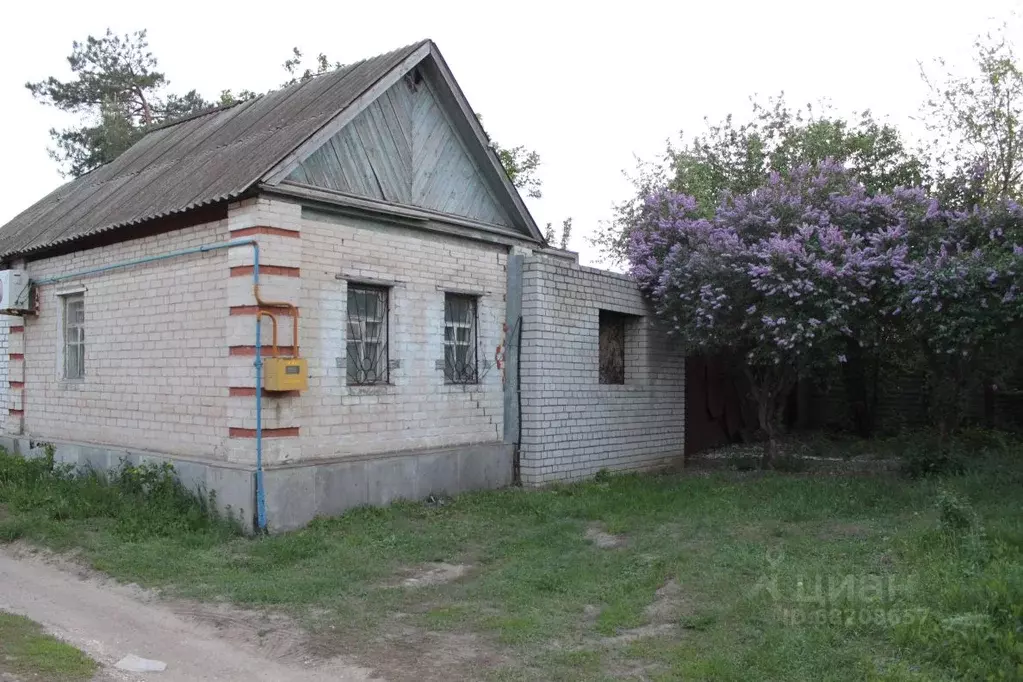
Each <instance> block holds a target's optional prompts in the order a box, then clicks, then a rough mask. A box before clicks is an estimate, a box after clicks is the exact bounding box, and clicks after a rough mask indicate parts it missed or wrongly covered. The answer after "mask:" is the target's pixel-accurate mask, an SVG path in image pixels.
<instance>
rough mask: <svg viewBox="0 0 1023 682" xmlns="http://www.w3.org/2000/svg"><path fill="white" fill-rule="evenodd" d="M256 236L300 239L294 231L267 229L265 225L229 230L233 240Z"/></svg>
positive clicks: (299, 235)
mask: <svg viewBox="0 0 1023 682" xmlns="http://www.w3.org/2000/svg"><path fill="white" fill-rule="evenodd" d="M256 234H268V235H274V236H277V237H294V238H296V239H300V238H301V237H302V233H301V232H298V231H296V230H287V229H285V228H283V227H267V226H265V225H260V226H257V227H243V228H241V229H239V230H231V238H232V239H234V238H235V237H251V236H252V235H256Z"/></svg>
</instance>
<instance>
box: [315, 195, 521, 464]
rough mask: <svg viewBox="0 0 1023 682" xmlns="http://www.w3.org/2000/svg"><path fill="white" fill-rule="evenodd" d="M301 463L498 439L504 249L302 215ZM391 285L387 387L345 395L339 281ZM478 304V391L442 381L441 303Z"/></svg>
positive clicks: (343, 301)
mask: <svg viewBox="0 0 1023 682" xmlns="http://www.w3.org/2000/svg"><path fill="white" fill-rule="evenodd" d="M301 232H302V236H301V246H302V263H301V272H302V277H301V286H302V290H301V311H302V312H301V316H300V322H301V344H302V354H303V355H304V356H305V357H307V358H308V360H309V373H310V377H311V378H310V385H309V391H308V392H307V393H304V394H303V395H302V396H301V397H300V398H296V399H295V400H297V401H299V402H300V407H299V410H298V411H299V413H300V419H301V437H300V439H299V440H300V447H299V450H298V452H299V453H300V455H299V456H301V457H302V458H328V457H337V456H349V455H366V454H374V453H386V452H396V451H402V450H413V449H420V448H437V447H444V446H450V445H462V444H471V443H489V442H497V441H500V440H501V439H502V436H503V424H502V419H503V398H502V395H503V393H502V385H501V376H500V371H499V370H498V369H497V368H496V367H495V366H493V365H494V353H495V350H496V347H497V345H498V343H500V340H501V336H502V325H503V323H504V311H505V287H506V281H505V279H506V265H507V247H504V246H499V245H489V244H484V243H480V242H474V241H469V240H466V239H458V238H454V237H448V236H444V235H440V234H435V233H431V232H426V231H423V230H413V229H408V228H403V227H397V226H388V225H386V224H382V223H373V222H366V221H362V220H359V219H355V218H350V219H349V218H337V217H332V216H331V217H328V216H323V215H321V216H317V215H316V214H309V215H308V216H307V217H306V218H303V220H302V227H301ZM349 281H354V282H367V283H377V284H383V285H386V286H388V288H389V298H390V302H389V308H390V310H389V324H388V327H389V356H390V361H391V370H390V382H389V384H388V385H383V386H349V385H347V380H346V369H345V367H346V365H345V361H346V355H345V336H346V327H347V319H348V318H347V297H348V290H347V287H348V282H349ZM446 291H454V292H462V293H469V294H474V295H476V296H478V297H479V299H478V301H479V302H478V320H479V322H478V352H479V363H480V375H481V376H480V382H479V384H478V385H472V386H461V385H450V384H446V383H445V381H444V372H443V367H442V366H441V367H438V361H441V360H443V358H444V350H443V339H444V294H445V292H446Z"/></svg>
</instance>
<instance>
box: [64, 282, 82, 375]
mask: <svg viewBox="0 0 1023 682" xmlns="http://www.w3.org/2000/svg"><path fill="white" fill-rule="evenodd" d="M63 298H64V311H63V317H64V378H65V379H82V378H83V377H85V296H84V295H83V294H74V295H70V296H64V297H63Z"/></svg>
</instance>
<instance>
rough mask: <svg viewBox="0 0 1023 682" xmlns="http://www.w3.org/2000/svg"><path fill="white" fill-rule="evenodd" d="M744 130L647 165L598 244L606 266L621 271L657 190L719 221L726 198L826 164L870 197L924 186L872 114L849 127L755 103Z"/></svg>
mask: <svg viewBox="0 0 1023 682" xmlns="http://www.w3.org/2000/svg"><path fill="white" fill-rule="evenodd" d="M750 101H751V104H752V112H751V116H750V117H749V119H748V120H747V121H746V122H745V123H739V122H737V120H736V118H735V117H734V116H732V115H728V116H726V117H725V118H724V120H722V121H720V122H718V123H712V122H710V121H709V120H707V119H704V120H705V121H706V124H707V127H706V130H705V131H704V132H703V133H701V134H699V135H696V136H694V137H693V138H692V139H691V140H689V141H686V140H685V138H684V137H682V136H681V135H680V142H679V143H675V142H671V141H669V142H668V145H667V150H666V151H665V153H664V155H663V157H662V158H661V159H659V160H657V161H654V162H644V161H640V162H639V165H638V169H637V171H638V172H637V173H636V175H635V176H633V177H632V178H631V179H632V182H633V185H634V186H635V189H636V193H635V195H634V198H633V199H631V200H629V201H626V202H624V203H622V204H620V205H618V206H616V208H615V217H614V219H613V220H612V221H611V222H610V223H608V224H606V225H604V227H603V228H602V229H601V230H600V231H599V232H598V235H597V237H596V238H595V239H594V240H593V241H594V243H595V244H596V245H597V246H599V247H600V248H601V249H602V251H603V252H604V256H605V258H607V259H608V260H610V261H611V262H613V263H621V262H622V260H623V256H624V253H625V236H626V234H627V233H628V231H629V229H630V227H631V225H633V224H634V222H635V220H636V217H637V211H638V210H639V209H640V200H641V198H642V197H646V196H649V195H650V194H651V193H652V192H654V191H656V190H658V189H670V190H672V191H675V192H678V193H681V194H686V195H689V196H692V197H693V198H695V199H696V202H697V205H698V208H699V211H700V212H701V213H702V214H703V215H705V216H710V215H713V213H714V210H715V208H716V207H717V206H718V204H719V203H720V201H721V199H722V197H723V196H725V194H733V195H738V194H748V193H749V192H752V191H753V190H754V189H756V188H757V187H761V186H763V185H764V184H766V183H767V180H768V178H769V177H770V175H771V173H773V172H777V173H780V174H782V175H786V174H787V173H788V172H789V171H791V170H792V169H794V168H798V167H800V166H803V165H815V164H819V163H821V162H822V161H824V160H825V159H833V160H835V161H838V162H839V163H841V164H842V165H843V166H845V167H846V168H847V169H849V170H850V171H851V172H852V174H853V175H854V176H856V177H858V178H859V180H860V181H861V182H862V183H863V184H864V185H865V186H866V188H867V191H868V193H870V194H876V193H878V192H887V191H890V190H891V189H893V188H894V187H897V186H907V187H908V186H914V185H917V184H919V183H920V180H921V177H922V174H923V171H924V163H923V162H922V161H921V160H920V159H919V158H917V157H916V155H914V154H913V153H911V152H910V151H908V150H907V148H906V145H905V143H904V142H903V141H902V138H901V136H900V135H899V132H898V130H897V129H896V128H894V127H893V126H891V125H889V124H887V123H883V122H880V121H878V120H876V119H875V118H874V117H873V116H872V115H871V113H870V112H869V111H865V112H862V113H860V114H857V115H855V116H854V117H853V119H852V120H847V119H845V118H842V117H840V116H838V115H837V114H836V113H835V112H834V111H833V109H832V108H831V107H830V106H828V105H826V104H825V105H818V106H817V107H814V106H813V105H811V104H808V105H806V106H805V107H802V108H796V109H793V108H792V107H790V106H789V105H788V104H787V103H786V102H785V98H784V95H779V96H778V97H775V98H770V99H768V101H767V103H766V104H763V103H760V102H758V101H757V100H755V99H751V100H750Z"/></svg>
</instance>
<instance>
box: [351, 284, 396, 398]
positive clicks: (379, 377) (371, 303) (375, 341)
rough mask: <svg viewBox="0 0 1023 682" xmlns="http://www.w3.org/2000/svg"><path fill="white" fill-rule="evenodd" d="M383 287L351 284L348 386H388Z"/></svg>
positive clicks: (385, 301) (385, 295)
mask: <svg viewBox="0 0 1023 682" xmlns="http://www.w3.org/2000/svg"><path fill="white" fill-rule="evenodd" d="M387 294H388V291H387V289H385V288H382V287H369V286H363V285H361V284H349V285H348V339H347V344H346V353H345V354H346V355H347V367H348V370H347V374H348V383H349V384H350V385H354V386H365V385H368V384H386V383H387V381H388V379H389V376H388V364H389V363H388V355H387V303H388V301H387V299H388V296H387Z"/></svg>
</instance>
